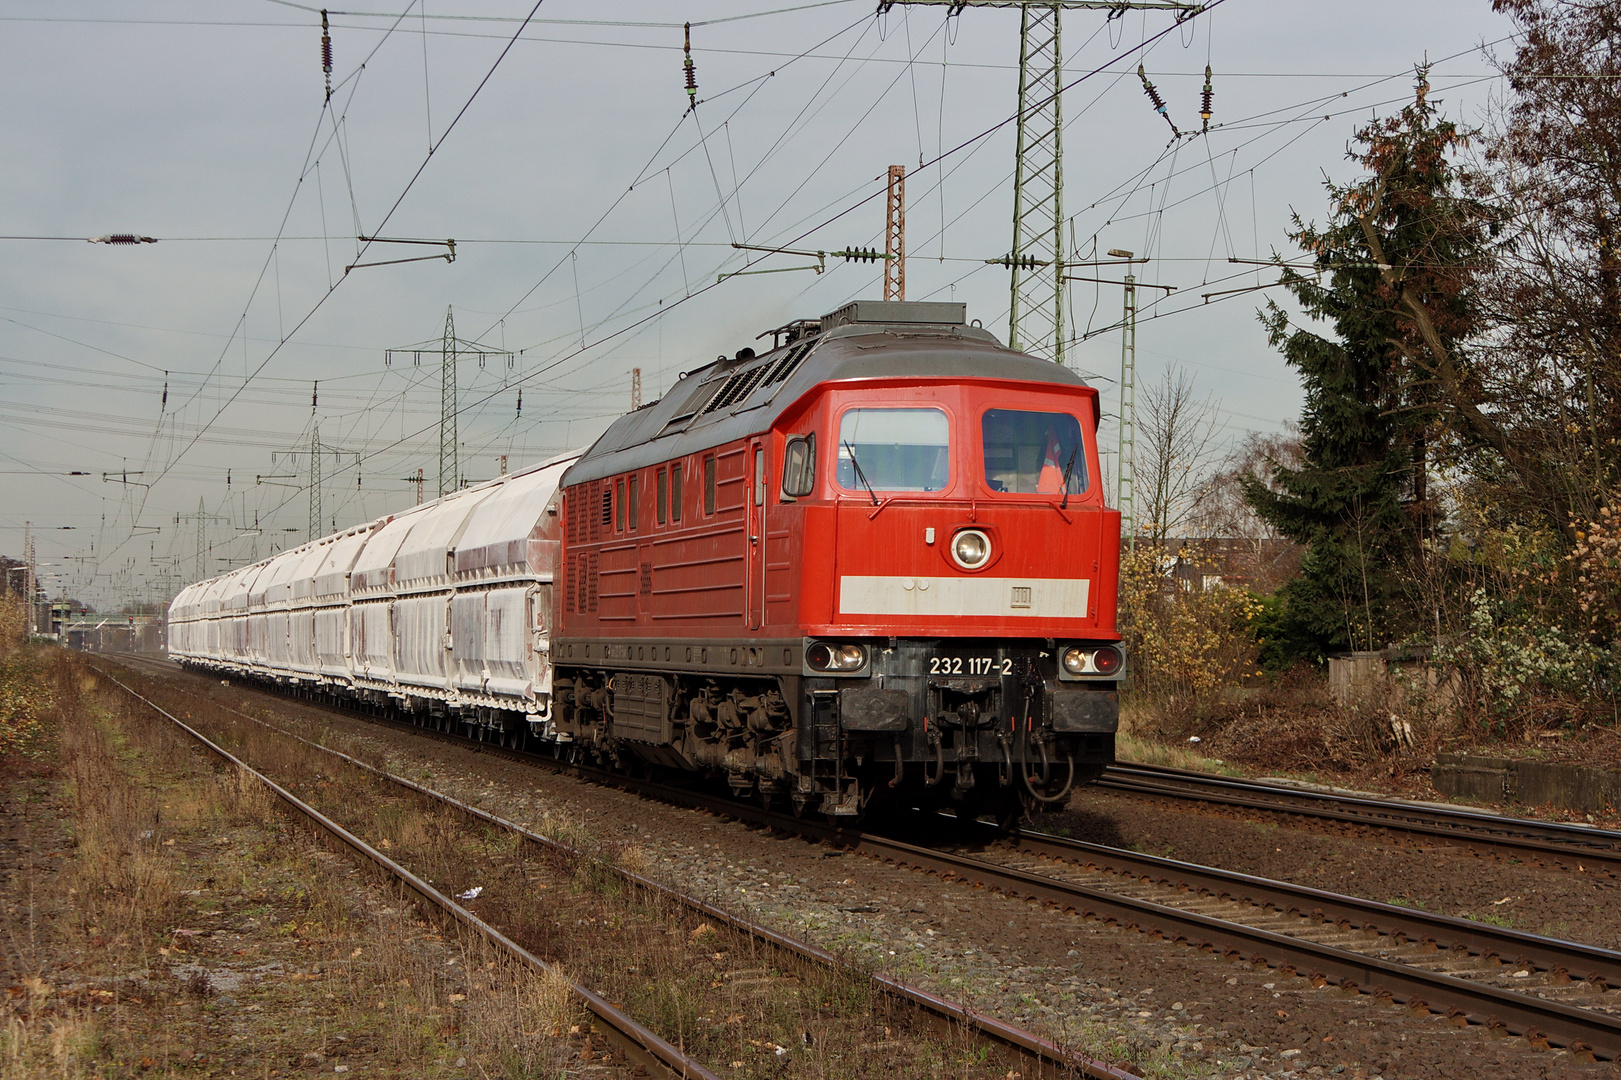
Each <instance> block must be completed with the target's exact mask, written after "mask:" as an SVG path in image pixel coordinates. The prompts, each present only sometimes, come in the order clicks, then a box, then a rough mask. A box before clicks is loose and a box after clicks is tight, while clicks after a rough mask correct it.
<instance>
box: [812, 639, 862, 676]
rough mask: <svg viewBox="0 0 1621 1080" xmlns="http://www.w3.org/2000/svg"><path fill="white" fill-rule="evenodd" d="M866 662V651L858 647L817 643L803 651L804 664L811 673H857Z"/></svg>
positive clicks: (825, 642)
mask: <svg viewBox="0 0 1621 1080" xmlns="http://www.w3.org/2000/svg"><path fill="white" fill-rule="evenodd" d="M866 662H867V650H866V649H864V648H862V647H861V646H860V645H839V644H836V643H832V642H827V641H818V642H817V643H816V644H814V645H812V646H811V647H810V648H808V649H806V650H805V663H806V664H808V665H810V668H811V670H813V671H859V670H860V669H861V668H862V666H863V665H865V664H866Z"/></svg>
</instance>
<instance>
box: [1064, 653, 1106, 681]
mask: <svg viewBox="0 0 1621 1080" xmlns="http://www.w3.org/2000/svg"><path fill="white" fill-rule="evenodd" d="M1063 663H1064V670H1065V671H1067V672H1069V673H1070V674H1071V675H1102V676H1104V677H1108V676H1110V675H1113V674H1115V673H1116V672H1118V671H1119V670H1120V650H1119V649H1116V648H1113V647H1112V646H1109V645H1105V646H1103V647H1102V648H1099V649H1086V648H1081V647H1080V646H1076V645H1072V646H1070V647H1069V648H1067V649H1065V650H1064V655H1063Z"/></svg>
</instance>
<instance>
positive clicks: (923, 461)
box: [838, 408, 951, 491]
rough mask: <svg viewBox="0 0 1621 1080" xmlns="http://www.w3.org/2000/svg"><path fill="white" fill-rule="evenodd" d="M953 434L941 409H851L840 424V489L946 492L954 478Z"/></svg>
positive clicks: (949, 423)
mask: <svg viewBox="0 0 1621 1080" xmlns="http://www.w3.org/2000/svg"><path fill="white" fill-rule="evenodd" d="M950 431H951V422H950V421H949V420H947V419H946V414H945V413H943V412H941V411H940V410H939V409H932V408H918V409H851V410H850V411H849V412H846V413H845V414H844V418H843V419H842V420H840V421H839V471H838V481H839V486H840V487H842V488H844V489H846V490H847V491H862V490H864V488H865V487H866V486H868V485H870V486H871V487H872V489H873V490H874V491H940V490H943V489H944V488H945V486H946V484H947V482H948V481H949V480H950V476H951V472H950V459H949V457H948V454H949V450H950V441H951V440H950ZM863 479H865V481H866V484H863V483H862V480H863Z"/></svg>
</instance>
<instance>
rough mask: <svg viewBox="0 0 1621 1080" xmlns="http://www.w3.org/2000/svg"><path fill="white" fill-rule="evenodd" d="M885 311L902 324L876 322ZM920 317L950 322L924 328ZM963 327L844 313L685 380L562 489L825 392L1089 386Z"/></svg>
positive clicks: (871, 309) (876, 309)
mask: <svg viewBox="0 0 1621 1080" xmlns="http://www.w3.org/2000/svg"><path fill="white" fill-rule="evenodd" d="M920 309H921V310H920ZM953 309H954V310H953ZM886 311H891V312H894V313H895V314H897V315H902V316H903V317H902V318H897V319H884V320H883V321H879V316H880V315H881V314H883V313H884V312H886ZM919 315H926V316H929V317H931V318H939V319H943V320H944V319H951V318H952V317H953V316H955V319H956V321H940V322H921V321H917V317H918V316H919ZM907 316H910V317H907ZM961 317H962V305H961V304H897V303H890V304H884V303H881V302H876V301H857V302H855V303H853V304H849V305H846V306H845V307H844V308H841V309H840V310H839V311H837V312H834V313H833V314H831V315H828V316H826V317H825V318H823V319H822V322H821V325H822V326H824V327H827V326H831V329H828V330H826V331H824V332H822V333H819V334H816V335H815V336H812V337H805V338H802V339H799V340H796V341H792V342H790V343H789V344H787V345H784V346H782V347H781V348H777V349H772V350H771V351H770V352H767V353H765V354H763V355H761V356H758V357H755V358H753V359H749V360H743V361H741V362H739V361H736V360H731V359H724V358H723V359H721V360H716V361H715V362H714V363H712V364H708V365H706V366H704V367H702V368H699V369H698V370H697V371H691V372H688V373H686V374H685V375H684V376H682V378H681V379H680V381H678V382H677V383H676V384H675V385H674V386H673V387H671V388H670V392H669V393H667V394H665V395H664V397H663V398H661V399H660V400H658V401H655V402H653V403H651V404H649V405H644V406H642V407H641V408H640V409H637V410H636V411H635V412H632V413H627V414H626V415H624V416H621V417H620V418H619V419H618V420H616V421H614V423H613V424H612V425H611V426H610V427H609V428H608V430H607V431H605V432H603V434H602V437H601V438H599V439H598V440H597V441H596V442H595V443H594V444H592V446H591V448H590V449H589V450H587V451H586V452H585V454H584V456H582V457H581V458H580V460H579V462H578V463H577V464H576V465H574V466H573V467H572V468H570V469H569V471H568V473H567V474H566V475H565V476H564V477H563V480H562V483H563V485H564V486H567V485H570V484H579V483H583V482H584V481H587V480H597V479H600V478H602V477H604V476H611V475H614V474H616V473H621V472H625V471H627V470H630V469H636V468H642V467H644V466H647V465H654V464H657V463H659V462H663V461H669V460H671V459H672V458H676V457H682V456H684V455H687V454H694V453H697V452H698V451H701V450H707V449H709V448H710V447H712V446H719V445H721V444H723V443H728V442H732V441H734V440H737V439H741V438H743V437H744V436H747V435H752V434H756V433H758V432H762V431H765V430H767V429H769V428H770V427H771V425H772V423H773V422H774V421H775V420H776V419H777V417H779V416H781V415H782V414H783V412H785V411H786V410H787V409H788V408H789V407H790V406H791V405H792V404H793V403H794V402H795V401H797V400H799V398H801V397H803V396H804V395H805V393H806V392H807V391H809V390H810V389H811V388H813V387H815V386H816V385H818V384H820V383H824V382H843V381H849V380H855V379H892V378H908V377H911V378H930V379H939V378H948V379H949V378H970V377H976V378H987V377H989V378H998V379H1014V380H1019V381H1024V382H1045V383H1059V384H1062V385H1066V386H1085V385H1086V383H1085V381H1084V380H1082V379H1081V377H1080V376H1078V375H1076V374H1075V373H1074V372H1073V371H1070V370H1069V369H1068V368H1065V367H1063V366H1062V365H1059V364H1054V363H1051V362H1050V361H1047V360H1038V359H1036V358H1035V357H1032V356H1027V355H1026V354H1024V353H1021V352H1015V351H1014V350H1012V349H1008V348H1006V347H1005V346H1003V345H1002V343H1001V342H999V341H997V339H996V337H995V336H994V335H992V334H991V333H989V332H988V331H986V330H982V329H980V328H979V327H977V326H965V325H962V323H961V321H960V320H961ZM858 320H859V321H858Z"/></svg>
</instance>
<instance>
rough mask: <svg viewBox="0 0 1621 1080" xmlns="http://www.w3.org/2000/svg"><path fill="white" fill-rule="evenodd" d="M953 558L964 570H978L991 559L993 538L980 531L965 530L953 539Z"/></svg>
mask: <svg viewBox="0 0 1621 1080" xmlns="http://www.w3.org/2000/svg"><path fill="white" fill-rule="evenodd" d="M951 557H952V558H953V559H955V560H956V562H957V565H958V566H960V567H962V568H963V569H964V570H977V569H979V568H980V567H981V566H984V565H985V560H987V559H989V558H990V557H991V538H990V537H989V536H986V535H985V534H984V533H982V532H980V531H979V530H978V529H964V530H962V531H961V532H959V533H958V534H957V535H956V536H953V537H952V538H951Z"/></svg>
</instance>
